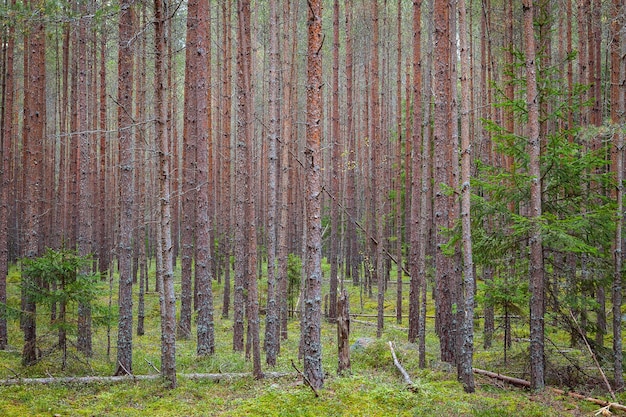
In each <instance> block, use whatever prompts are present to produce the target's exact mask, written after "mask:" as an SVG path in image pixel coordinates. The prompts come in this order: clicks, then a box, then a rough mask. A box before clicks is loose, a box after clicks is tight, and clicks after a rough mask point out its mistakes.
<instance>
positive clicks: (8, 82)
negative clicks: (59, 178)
mask: <svg viewBox="0 0 626 417" xmlns="http://www.w3.org/2000/svg"><path fill="white" fill-rule="evenodd" d="M14 4H15V0H11V2H10V5H11V6H13V5H14ZM6 40H7V44H6V55H5V56H4V67H3V69H4V74H3V80H2V81H3V83H2V109H3V112H2V132H1V133H2V141H1V142H0V143H1V145H0V149H1V150H2V157H1V158H0V170H2V171H1V172H0V174H1V175H0V181H2V183H1V184H2V189H1V190H0V305H1V304H6V301H7V287H6V285H7V281H6V278H7V275H8V273H9V213H10V210H9V190H10V188H11V187H13V186H14V184H12V182H11V175H10V173H11V156H12V154H13V152H12V148H13V147H12V143H13V134H14V133H13V132H14V130H13V117H14V116H13V103H14V97H15V93H14V86H13V84H14V78H13V56H14V49H15V27H14V26H9V28H8V29H7V34H6ZM8 341H9V339H8V327H7V319H6V316H5V315H4V314H0V350H4V349H6V347H7V344H8Z"/></svg>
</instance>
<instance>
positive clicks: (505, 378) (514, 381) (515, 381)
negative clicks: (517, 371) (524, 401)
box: [473, 368, 530, 388]
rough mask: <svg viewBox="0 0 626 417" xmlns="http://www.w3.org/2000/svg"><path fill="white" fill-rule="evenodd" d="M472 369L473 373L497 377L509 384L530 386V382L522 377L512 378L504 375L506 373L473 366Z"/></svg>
mask: <svg viewBox="0 0 626 417" xmlns="http://www.w3.org/2000/svg"><path fill="white" fill-rule="evenodd" d="M473 371H474V373H475V374H478V375H484V376H488V377H489V378H495V379H499V380H500V381H504V382H507V383H509V384H511V385H515V386H516V387H523V388H530V382H528V381H526V380H524V379H519V378H514V377H512V376H506V375H502V374H498V373H495V372H491V371H485V370H483V369H477V368H473Z"/></svg>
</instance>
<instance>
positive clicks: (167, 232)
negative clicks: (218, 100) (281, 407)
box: [154, 0, 176, 388]
mask: <svg viewBox="0 0 626 417" xmlns="http://www.w3.org/2000/svg"><path fill="white" fill-rule="evenodd" d="M154 6H155V7H154V9H155V16H154V17H155V62H154V63H155V72H154V75H155V80H154V81H155V83H154V84H155V100H154V102H155V107H156V108H155V113H156V116H157V119H156V138H155V139H156V144H157V146H158V150H159V200H160V204H159V223H158V235H159V244H158V252H157V259H158V264H159V265H158V266H157V268H158V270H159V279H161V280H162V294H161V297H160V300H161V301H160V305H161V374H162V375H163V377H164V378H165V379H166V380H167V382H168V385H169V387H170V388H176V294H175V293H174V262H173V251H172V225H171V195H170V172H171V171H170V149H169V138H168V137H167V135H166V134H165V132H166V131H167V128H166V124H167V101H166V98H165V97H166V89H165V88H166V74H165V72H166V71H167V69H166V67H165V51H166V50H167V39H168V35H167V32H166V30H165V27H166V26H165V19H166V18H167V12H166V10H165V4H164V1H163V0H155V2H154Z"/></svg>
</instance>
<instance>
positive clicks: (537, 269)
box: [523, 0, 545, 390]
mask: <svg viewBox="0 0 626 417" xmlns="http://www.w3.org/2000/svg"><path fill="white" fill-rule="evenodd" d="M523 10H524V41H525V53H526V84H527V85H526V105H527V106H528V153H529V158H530V159H529V174H530V178H531V183H530V202H529V203H530V217H531V220H534V221H538V220H539V218H540V217H541V172H540V160H539V158H540V156H541V138H540V136H539V94H538V90H537V79H536V66H535V33H534V29H533V15H534V7H533V2H532V0H523ZM544 291H545V289H544V271H543V245H542V239H541V232H540V229H539V225H538V224H534V225H533V228H532V230H531V236H530V382H531V388H532V389H534V390H543V388H544V386H545V382H544V369H545V368H544V367H545V365H544V360H545V359H544V298H545V297H544Z"/></svg>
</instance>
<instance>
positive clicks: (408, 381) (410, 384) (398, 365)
mask: <svg viewBox="0 0 626 417" xmlns="http://www.w3.org/2000/svg"><path fill="white" fill-rule="evenodd" d="M389 349H390V350H391V356H392V357H393V364H394V365H396V368H398V370H399V371H400V373H401V374H402V376H403V377H404V382H405V383H406V384H407V385H408V389H409V390H411V391H416V390H417V388H416V387H415V384H413V381H412V380H411V377H410V376H409V373H408V372H407V371H406V370H405V369H404V367H403V366H402V364H401V363H400V361H399V360H398V357H397V356H396V351H395V350H393V343H392V342H391V341H389Z"/></svg>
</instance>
